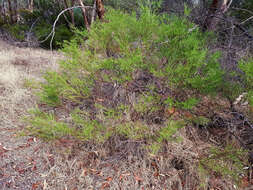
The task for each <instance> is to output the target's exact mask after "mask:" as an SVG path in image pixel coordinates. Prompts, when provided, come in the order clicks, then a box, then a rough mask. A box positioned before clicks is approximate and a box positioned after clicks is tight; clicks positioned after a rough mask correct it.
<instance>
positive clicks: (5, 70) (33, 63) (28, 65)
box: [0, 41, 61, 120]
mask: <svg viewBox="0 0 253 190" xmlns="http://www.w3.org/2000/svg"><path fill="white" fill-rule="evenodd" d="M60 58H61V56H60V55H59V54H58V53H56V52H50V51H46V50H42V49H31V48H18V47H14V46H11V45H9V44H7V43H5V42H3V41H0V113H1V114H0V115H1V116H0V119H1V117H4V119H5V120H6V119H11V120H12V119H15V118H17V116H20V115H22V114H23V113H24V111H25V110H27V108H29V107H31V105H32V104H33V103H35V102H34V101H33V98H31V97H32V94H31V92H29V91H28V90H27V89H25V88H24V87H23V84H24V80H25V79H33V78H36V80H40V79H41V75H42V73H43V72H42V71H43V70H45V69H46V68H48V67H50V68H51V69H55V70H56V69H57V68H58V66H57V63H56V62H57V60H58V59H60ZM2 119H3V118H2Z"/></svg>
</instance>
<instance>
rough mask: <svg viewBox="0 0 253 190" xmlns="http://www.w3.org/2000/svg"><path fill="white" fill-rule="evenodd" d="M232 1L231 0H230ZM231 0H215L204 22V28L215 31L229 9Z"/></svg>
mask: <svg viewBox="0 0 253 190" xmlns="http://www.w3.org/2000/svg"><path fill="white" fill-rule="evenodd" d="M230 1H231V0H230ZM228 3H229V0H213V1H212V4H211V6H210V8H209V11H208V15H207V17H206V20H205V22H204V30H210V31H214V30H215V29H216V27H217V25H218V23H219V21H220V20H221V19H222V18H223V14H224V13H225V12H226V11H227V8H228Z"/></svg>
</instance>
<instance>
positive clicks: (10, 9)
mask: <svg viewBox="0 0 253 190" xmlns="http://www.w3.org/2000/svg"><path fill="white" fill-rule="evenodd" d="M8 5H9V17H10V22H11V23H12V24H13V23H14V20H13V9H12V3H11V0H8Z"/></svg>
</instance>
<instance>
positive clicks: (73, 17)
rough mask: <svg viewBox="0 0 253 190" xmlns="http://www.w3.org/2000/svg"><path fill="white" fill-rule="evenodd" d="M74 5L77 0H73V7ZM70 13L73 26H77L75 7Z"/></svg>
mask: <svg viewBox="0 0 253 190" xmlns="http://www.w3.org/2000/svg"><path fill="white" fill-rule="evenodd" d="M74 5H75V0H72V1H71V6H72V7H73V6H74ZM70 15H71V21H72V24H73V26H75V13H74V9H72V10H71V12H70Z"/></svg>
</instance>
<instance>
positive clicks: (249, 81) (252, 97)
mask: <svg viewBox="0 0 253 190" xmlns="http://www.w3.org/2000/svg"><path fill="white" fill-rule="evenodd" d="M239 67H240V69H241V70H242V71H243V72H244V75H243V76H242V78H243V79H244V82H245V88H246V90H247V91H248V94H247V97H248V100H249V103H250V105H251V106H253V58H250V59H248V60H242V61H241V62H240V63H239Z"/></svg>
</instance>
